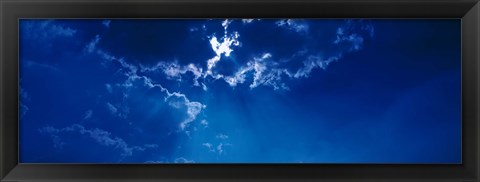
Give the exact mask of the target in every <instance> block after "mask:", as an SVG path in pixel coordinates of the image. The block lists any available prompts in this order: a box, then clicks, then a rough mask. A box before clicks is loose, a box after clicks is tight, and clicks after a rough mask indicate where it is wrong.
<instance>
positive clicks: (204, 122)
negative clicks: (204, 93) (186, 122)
mask: <svg viewBox="0 0 480 182" xmlns="http://www.w3.org/2000/svg"><path fill="white" fill-rule="evenodd" d="M200 124H201V125H203V127H204V128H207V127H208V121H207V120H204V119H203V120H202V121H200Z"/></svg>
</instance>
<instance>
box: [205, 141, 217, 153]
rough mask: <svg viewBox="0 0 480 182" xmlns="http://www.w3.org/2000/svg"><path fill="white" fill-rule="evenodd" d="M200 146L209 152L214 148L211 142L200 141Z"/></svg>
mask: <svg viewBox="0 0 480 182" xmlns="http://www.w3.org/2000/svg"><path fill="white" fill-rule="evenodd" d="M202 146H204V147H206V148H207V149H208V151H209V152H215V149H214V148H213V145H212V144H211V143H202Z"/></svg>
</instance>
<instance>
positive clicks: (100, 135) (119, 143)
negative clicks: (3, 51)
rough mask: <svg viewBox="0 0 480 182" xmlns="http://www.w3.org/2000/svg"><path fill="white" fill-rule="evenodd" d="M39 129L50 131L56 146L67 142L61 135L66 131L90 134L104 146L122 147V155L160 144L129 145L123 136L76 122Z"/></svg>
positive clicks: (128, 154) (59, 146) (89, 135)
mask: <svg viewBox="0 0 480 182" xmlns="http://www.w3.org/2000/svg"><path fill="white" fill-rule="evenodd" d="M39 131H40V132H41V133H48V134H50V135H51V136H52V139H53V140H54V147H56V148H61V147H62V146H63V145H65V142H63V141H62V138H61V137H60V135H62V134H64V133H72V132H73V133H79V134H81V135H85V136H88V137H89V138H91V139H93V140H94V141H95V142H97V143H98V144H100V145H102V146H106V147H112V148H114V149H120V150H121V151H122V152H121V155H122V156H124V157H126V156H131V155H132V154H133V152H134V151H145V150H146V149H147V148H157V147H158V145H156V144H146V145H144V146H130V145H128V144H127V143H126V142H125V141H124V140H123V139H122V138H119V137H114V136H112V134H111V133H110V132H108V131H104V130H101V129H98V128H94V129H86V128H85V127H84V126H82V125H79V124H74V125H71V126H69V127H65V128H60V129H57V128H54V127H51V126H47V127H43V128H40V129H39Z"/></svg>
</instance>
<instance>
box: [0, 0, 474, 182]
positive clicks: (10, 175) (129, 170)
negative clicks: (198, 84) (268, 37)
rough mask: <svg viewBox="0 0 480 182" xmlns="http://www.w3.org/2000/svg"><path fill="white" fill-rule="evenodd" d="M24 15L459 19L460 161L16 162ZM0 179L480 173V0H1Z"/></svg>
mask: <svg viewBox="0 0 480 182" xmlns="http://www.w3.org/2000/svg"><path fill="white" fill-rule="evenodd" d="M19 18H461V20H462V164H439V165H435V164H424V165H412V164H405V165H402V164H383V165H381V164H289V165H286V164H281V165H273V164H261V165H260V164H243V165H239V164H193V165H192V164H182V165H174V164H165V165H152V164H135V165H133V164H128V165H121V164H118V165H117V164H115V165H114V164H83V165H82V164H70V165H67V164H18V160H17V159H18V148H17V144H18V19H19ZM0 27H1V30H0V31H1V32H0V35H1V37H0V42H1V45H0V47H1V49H0V55H1V58H0V59H1V61H0V70H1V71H0V73H1V74H0V134H1V135H0V152H1V154H0V181H100V180H102V181H213V180H215V181H312V182H313V181H443V182H447V181H449V182H450V181H451V182H454V181H455V182H474V181H479V179H480V167H479V164H480V155H479V152H480V148H479V147H480V145H479V138H480V135H479V133H480V132H479V131H480V124H479V121H480V120H479V118H480V112H479V107H478V106H479V104H480V100H479V99H480V97H479V91H480V87H479V86H480V84H479V81H480V79H479V76H480V75H479V70H480V64H479V63H480V53H479V52H480V51H479V50H480V3H479V0H299V1H294V0H287V1H280V0H222V1H220V0H139V1H135V0H63V1H60V0H38V1H33V0H0Z"/></svg>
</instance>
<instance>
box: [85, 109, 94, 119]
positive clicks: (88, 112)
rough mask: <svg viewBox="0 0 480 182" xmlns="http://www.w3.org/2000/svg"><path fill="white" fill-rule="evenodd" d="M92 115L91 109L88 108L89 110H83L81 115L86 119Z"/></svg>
mask: <svg viewBox="0 0 480 182" xmlns="http://www.w3.org/2000/svg"><path fill="white" fill-rule="evenodd" d="M92 115H93V111H92V110H91V109H90V110H87V111H85V114H84V115H83V119H84V120H87V119H90V118H91V117H92Z"/></svg>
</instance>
